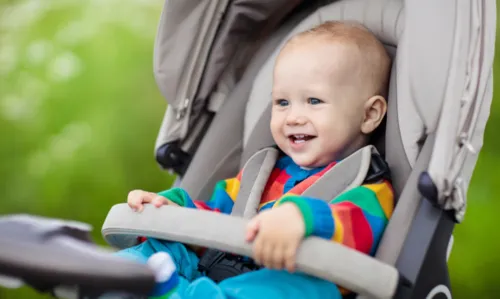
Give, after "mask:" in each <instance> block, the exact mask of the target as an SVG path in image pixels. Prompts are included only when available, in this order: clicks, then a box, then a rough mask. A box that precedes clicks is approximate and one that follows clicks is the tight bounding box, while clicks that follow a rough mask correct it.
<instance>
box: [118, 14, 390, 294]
mask: <svg viewBox="0 0 500 299" xmlns="http://www.w3.org/2000/svg"><path fill="white" fill-rule="evenodd" d="M389 72H390V58H389V56H388V55H387V53H386V51H385V49H384V47H383V45H382V44H381V43H380V42H379V41H378V40H377V38H375V37H374V36H373V35H372V34H371V33H370V32H369V31H368V30H366V29H365V28H363V27H362V26H360V25H357V24H354V23H342V22H327V23H324V24H322V25H320V26H317V27H315V28H313V29H311V30H308V31H306V32H303V33H300V34H298V35H296V36H294V37H292V38H291V39H290V40H289V41H287V43H286V44H285V46H284V47H283V48H282V49H281V52H280V53H279V56H278V58H277V60H276V64H275V67H274V75H273V89H272V118H271V124H270V127H271V132H272V136H273V138H274V141H275V143H276V145H277V146H278V147H279V149H280V150H281V151H282V152H283V155H282V156H281V157H280V158H279V159H278V161H277V163H276V165H275V168H274V170H273V172H272V173H271V175H270V178H269V180H268V182H267V185H266V187H265V189H264V192H263V195H262V198H261V203H260V206H259V213H258V214H257V215H256V216H255V217H254V218H253V219H251V221H250V222H249V224H248V227H247V228H246V232H242V233H244V234H246V239H247V241H248V242H251V243H252V244H253V254H254V261H255V263H256V264H257V265H259V266H262V268H260V269H256V270H255V271H250V272H247V273H244V274H240V275H237V276H234V277H231V278H227V279H225V280H223V281H222V282H220V283H216V282H214V281H213V280H211V279H210V278H208V277H206V276H205V275H204V273H201V272H200V271H198V268H197V267H198V262H199V257H198V255H197V253H196V252H197V251H196V250H193V249H195V248H193V247H189V246H185V245H183V244H180V243H175V242H169V241H163V240H157V239H152V238H148V239H146V240H145V241H144V242H142V243H141V244H139V245H137V246H135V247H132V248H128V249H126V250H123V251H120V252H118V253H117V254H118V255H119V256H123V257H126V258H129V259H134V260H137V261H139V262H142V263H148V264H150V265H151V267H153V268H161V269H163V272H162V273H161V274H162V275H159V276H158V277H157V279H158V281H163V283H162V284H158V285H157V288H156V289H155V291H154V292H153V294H152V296H153V297H155V296H156V297H158V296H161V298H254V297H255V298H256V297H264V298H325V296H326V295H327V294H328V298H341V297H342V294H341V291H340V290H339V288H338V287H337V286H336V285H335V284H334V283H331V282H328V281H324V280H321V279H319V278H315V277H312V276H309V275H305V274H303V273H297V272H295V256H296V253H297V248H298V247H299V245H300V243H301V241H302V240H303V239H304V238H306V237H308V236H317V237H321V238H324V239H327V240H332V241H334V242H339V243H342V244H344V245H345V246H349V247H351V248H354V249H356V250H359V251H361V252H363V253H366V254H373V253H374V251H375V249H376V247H377V244H378V242H379V240H380V237H381V235H382V233H383V231H384V229H385V226H386V224H387V221H388V219H389V217H390V216H391V214H392V210H393V191H392V188H391V185H390V183H389V182H388V181H386V180H380V181H378V182H374V183H373V182H372V183H369V184H364V185H362V186H360V187H356V188H354V189H351V190H350V191H347V192H345V193H343V194H341V195H339V196H338V197H336V198H332V200H331V201H330V202H325V201H323V200H321V199H316V198H310V197H304V196H301V193H302V191H303V190H305V189H306V188H305V187H307V186H309V185H311V184H312V183H313V182H314V181H315V180H317V179H318V178H320V177H321V176H322V175H323V174H324V173H325V172H326V171H328V170H329V169H330V168H332V167H335V164H336V163H337V162H338V161H341V160H342V159H344V158H346V157H348V156H349V155H351V154H352V153H354V152H355V151H357V150H358V149H360V148H361V147H363V146H365V145H367V144H368V143H369V140H370V136H371V134H372V133H373V132H374V131H375V130H376V129H377V128H378V127H379V125H380V124H381V122H382V121H383V119H384V116H385V113H386V109H387V102H386V100H385V96H386V94H387V86H388V78H389ZM240 179H241V172H240V174H239V175H238V176H237V177H236V178H232V179H228V180H224V181H221V182H219V183H218V184H217V185H216V186H215V191H214V193H213V195H212V198H211V199H210V200H209V201H208V202H201V201H195V200H192V199H191V198H190V197H189V195H188V194H187V192H186V191H184V190H183V189H180V188H174V189H170V190H166V191H163V192H160V193H158V194H156V193H151V192H146V191H142V190H134V191H132V192H130V194H129V197H128V204H129V205H130V207H131V208H133V209H135V210H137V211H141V210H142V209H143V205H144V204H153V205H155V206H156V207H160V206H162V205H178V206H182V207H186V208H197V209H206V210H212V211H217V212H220V213H225V214H229V213H231V210H232V208H233V203H234V200H235V199H236V195H237V193H238V191H239V182H240ZM165 265H167V266H165ZM168 265H170V266H168Z"/></svg>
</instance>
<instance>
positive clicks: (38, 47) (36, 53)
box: [26, 40, 53, 65]
mask: <svg viewBox="0 0 500 299" xmlns="http://www.w3.org/2000/svg"><path fill="white" fill-rule="evenodd" d="M52 51H53V46H52V44H51V43H50V42H48V41H46V40H38V41H34V42H32V43H31V44H30V45H29V46H28V47H27V49H26V58H27V61H28V62H29V63H31V64H32V65H40V64H42V63H43V62H45V61H46V60H47V59H48V57H49V55H50V54H51V53H52Z"/></svg>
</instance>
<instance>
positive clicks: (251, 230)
mask: <svg viewBox="0 0 500 299" xmlns="http://www.w3.org/2000/svg"><path fill="white" fill-rule="evenodd" d="M258 231H259V219H258V218H257V217H255V218H253V219H252V220H250V222H248V224H247V232H246V236H245V239H246V241H247V242H252V241H253V240H254V239H255V236H257V232H258Z"/></svg>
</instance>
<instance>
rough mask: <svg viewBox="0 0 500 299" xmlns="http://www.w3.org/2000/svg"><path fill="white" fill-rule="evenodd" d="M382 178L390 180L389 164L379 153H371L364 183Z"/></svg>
mask: <svg viewBox="0 0 500 299" xmlns="http://www.w3.org/2000/svg"><path fill="white" fill-rule="evenodd" d="M383 179H385V180H388V181H390V180H391V170H390V168H389V164H387V162H386V161H385V160H384V159H383V158H382V157H381V156H380V155H379V154H376V153H373V154H372V159H371V162H370V169H369V170H368V173H367V175H366V179H365V183H368V184H370V183H375V182H378V181H380V180H383Z"/></svg>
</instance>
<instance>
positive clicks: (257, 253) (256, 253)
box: [253, 237, 263, 265]
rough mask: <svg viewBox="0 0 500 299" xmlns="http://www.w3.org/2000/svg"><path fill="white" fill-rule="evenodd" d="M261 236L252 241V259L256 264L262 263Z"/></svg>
mask: <svg viewBox="0 0 500 299" xmlns="http://www.w3.org/2000/svg"><path fill="white" fill-rule="evenodd" d="M262 245H263V244H262V238H259V237H257V239H256V240H255V242H254V243H253V260H254V261H255V263H256V264H257V265H262V249H263V248H262Z"/></svg>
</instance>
